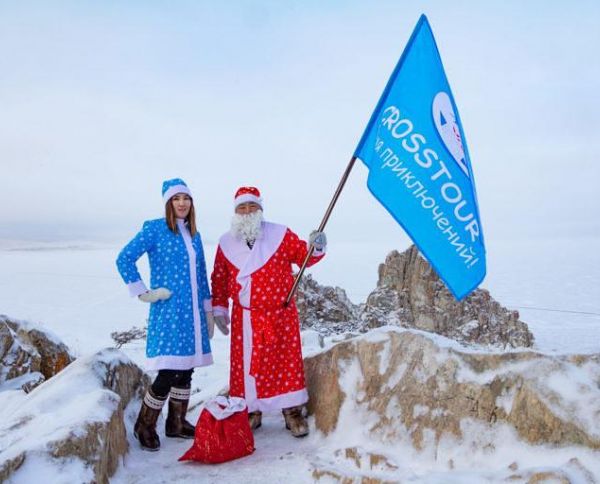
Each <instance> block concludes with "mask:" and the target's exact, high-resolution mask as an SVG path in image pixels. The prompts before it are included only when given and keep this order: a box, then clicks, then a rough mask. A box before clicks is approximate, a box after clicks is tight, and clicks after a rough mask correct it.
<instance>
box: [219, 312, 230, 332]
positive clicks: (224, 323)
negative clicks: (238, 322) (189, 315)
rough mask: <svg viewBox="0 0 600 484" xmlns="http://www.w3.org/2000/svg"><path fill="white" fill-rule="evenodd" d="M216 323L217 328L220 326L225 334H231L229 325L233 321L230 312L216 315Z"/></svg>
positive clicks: (220, 329)
mask: <svg viewBox="0 0 600 484" xmlns="http://www.w3.org/2000/svg"><path fill="white" fill-rule="evenodd" d="M215 323H216V324H217V328H219V331H221V333H223V334H224V335H228V334H229V325H230V324H231V321H230V319H229V315H228V314H219V315H217V316H215Z"/></svg>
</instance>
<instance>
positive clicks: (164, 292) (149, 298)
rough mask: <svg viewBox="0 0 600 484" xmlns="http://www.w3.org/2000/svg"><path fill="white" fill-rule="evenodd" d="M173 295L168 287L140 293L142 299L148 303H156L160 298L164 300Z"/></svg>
mask: <svg viewBox="0 0 600 484" xmlns="http://www.w3.org/2000/svg"><path fill="white" fill-rule="evenodd" d="M170 297H171V291H169V290H168V289H167V288H166V287H159V288H158V289H151V290H150V291H146V292H145V293H144V294H140V295H139V296H138V298H139V300H140V301H144V302H147V303H155V302H156V301H158V300H161V301H164V300H166V299H169V298H170Z"/></svg>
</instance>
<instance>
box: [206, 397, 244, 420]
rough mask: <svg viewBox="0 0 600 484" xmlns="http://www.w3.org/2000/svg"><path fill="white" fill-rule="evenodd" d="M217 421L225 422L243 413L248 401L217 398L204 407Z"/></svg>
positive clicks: (238, 398)
mask: <svg viewBox="0 0 600 484" xmlns="http://www.w3.org/2000/svg"><path fill="white" fill-rule="evenodd" d="M204 408H205V409H206V410H208V411H209V412H210V413H211V415H212V416H213V417H215V418H216V419H217V420H225V419H226V418H227V417H230V416H231V415H233V414H234V413H237V412H243V411H244V409H245V408H246V401H245V400H244V399H243V398H240V397H229V398H228V397H223V396H219V397H215V398H213V399H212V400H209V401H208V402H207V403H206V405H205V406H204Z"/></svg>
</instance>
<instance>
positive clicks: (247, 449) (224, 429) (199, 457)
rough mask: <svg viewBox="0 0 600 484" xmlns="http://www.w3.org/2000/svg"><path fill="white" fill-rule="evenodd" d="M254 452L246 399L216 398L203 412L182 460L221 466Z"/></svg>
mask: <svg viewBox="0 0 600 484" xmlns="http://www.w3.org/2000/svg"><path fill="white" fill-rule="evenodd" d="M252 452H254V436H253V435H252V430H250V424H249V423H248V408H247V407H246V402H245V400H244V399H243V398H238V397H230V398H226V397H216V398H214V399H213V400H210V401H209V402H208V403H207V404H206V405H205V407H204V409H203V410H202V413H200V417H199V418H198V423H197V424H196V436H195V437H194V444H193V445H192V447H191V448H190V449H189V450H188V451H187V452H186V453H185V454H183V455H182V456H181V457H180V458H179V460H180V461H183V460H195V461H198V462H203V463H205V464H218V463H220V462H227V461H229V460H233V459H239V458H240V457H244V456H246V455H250V454H252Z"/></svg>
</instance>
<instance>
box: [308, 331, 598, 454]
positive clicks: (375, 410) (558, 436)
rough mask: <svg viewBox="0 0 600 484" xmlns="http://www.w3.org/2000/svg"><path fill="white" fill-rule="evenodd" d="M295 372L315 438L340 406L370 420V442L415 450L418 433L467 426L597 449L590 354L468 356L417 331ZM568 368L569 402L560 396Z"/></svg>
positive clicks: (332, 354)
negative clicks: (504, 427)
mask: <svg viewBox="0 0 600 484" xmlns="http://www.w3.org/2000/svg"><path fill="white" fill-rule="evenodd" d="M350 366H352V367H353V368H354V370H355V373H356V379H355V380H353V381H352V383H351V384H350V383H349V382H348V378H346V377H345V376H344V373H346V374H348V373H349V370H348V368H349V367H350ZM305 367H306V375H307V381H308V389H309V394H310V407H309V410H310V412H311V413H312V414H313V415H314V416H315V423H316V426H317V428H318V429H319V430H320V431H322V432H323V433H324V434H329V433H331V432H333V431H334V430H335V429H336V426H337V424H338V420H339V415H340V410H341V408H342V406H343V405H344V404H349V405H355V406H356V407H357V408H358V411H359V412H360V413H365V414H366V413H368V414H370V418H371V420H370V421H371V422H372V425H371V426H370V429H369V430H370V433H371V434H372V435H373V436H374V437H379V438H382V439H383V438H385V439H386V440H394V439H396V438H399V437H400V434H408V435H409V436H410V438H411V440H412V442H413V445H414V447H416V448H421V447H422V446H423V436H424V434H425V433H433V434H434V435H435V438H436V441H439V439H440V438H441V437H442V436H444V435H452V436H455V437H457V438H461V437H463V433H462V430H461V422H463V421H464V420H465V419H475V420H477V421H480V422H482V423H485V424H490V425H494V424H497V423H501V422H502V423H506V424H509V425H510V426H512V428H514V429H515V431H516V432H517V433H518V434H519V435H520V437H521V438H522V439H523V440H524V441H526V442H530V443H533V444H553V445H558V446H560V445H572V444H576V445H581V446H584V447H588V448H590V449H600V419H599V418H598V417H599V416H600V389H599V387H598V384H599V383H600V355H577V356H547V355H542V354H538V353H534V352H531V351H526V352H513V353H488V354H485V353H469V352H464V351H462V350H459V349H456V348H454V347H452V346H449V347H443V346H440V345H439V344H438V343H436V341H434V340H432V339H430V338H429V337H427V336H426V335H424V334H420V333H417V332H413V331H401V330H398V331H394V330H387V331H384V330H380V331H377V332H372V333H369V334H368V335H365V336H362V337H358V338H353V339H351V340H349V341H346V342H341V343H338V344H336V345H335V346H333V347H332V348H331V349H329V350H327V351H324V352H322V353H320V354H318V355H316V356H313V357H310V358H307V359H306V360H305ZM576 370H581V371H577V375H578V381H577V384H576V386H577V391H578V394H571V393H569V392H570V390H572V388H568V389H566V390H565V391H563V392H561V391H560V388H559V383H560V382H561V381H562V382H564V383H565V384H567V383H568V381H569V377H570V375H571V374H572V373H573V372H574V371H576ZM584 375H585V376H586V377H587V378H584V377H583V376H584ZM342 382H345V385H344V384H342ZM582 395H585V397H584V398H582ZM347 402H350V403H347Z"/></svg>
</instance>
